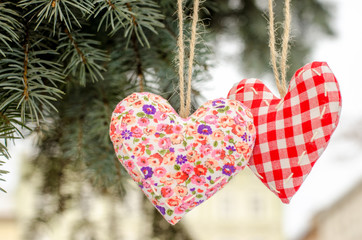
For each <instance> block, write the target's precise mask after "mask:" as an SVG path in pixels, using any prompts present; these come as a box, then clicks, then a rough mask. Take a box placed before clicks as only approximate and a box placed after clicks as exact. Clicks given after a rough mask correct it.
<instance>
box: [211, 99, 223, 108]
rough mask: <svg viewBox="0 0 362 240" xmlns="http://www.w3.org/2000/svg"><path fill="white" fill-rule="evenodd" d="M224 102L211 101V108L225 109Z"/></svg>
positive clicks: (219, 100)
mask: <svg viewBox="0 0 362 240" xmlns="http://www.w3.org/2000/svg"><path fill="white" fill-rule="evenodd" d="M224 104H225V102H224V101H222V100H221V99H218V100H215V101H212V106H214V107H216V108H224V107H225V105H224Z"/></svg>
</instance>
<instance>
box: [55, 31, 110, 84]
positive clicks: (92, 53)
mask: <svg viewBox="0 0 362 240" xmlns="http://www.w3.org/2000/svg"><path fill="white" fill-rule="evenodd" d="M93 37H94V35H93V34H88V33H87V34H86V33H82V32H80V31H73V32H72V33H70V31H69V29H67V28H66V26H65V27H64V34H63V33H62V34H61V38H60V39H59V41H60V42H61V44H59V45H58V48H57V51H59V52H62V53H63V54H62V55H61V56H60V58H59V60H60V61H61V62H63V63H64V64H65V68H64V73H65V74H66V75H71V76H73V77H74V78H75V80H76V81H78V82H79V83H80V84H81V85H83V86H85V85H86V82H87V79H90V80H91V82H96V81H99V80H103V75H102V73H101V72H102V71H105V68H104V67H103V66H102V64H103V63H104V62H107V61H109V56H108V54H107V53H106V51H104V50H101V49H99V48H98V46H99V45H100V42H98V41H95V40H93V39H92V38H93Z"/></svg>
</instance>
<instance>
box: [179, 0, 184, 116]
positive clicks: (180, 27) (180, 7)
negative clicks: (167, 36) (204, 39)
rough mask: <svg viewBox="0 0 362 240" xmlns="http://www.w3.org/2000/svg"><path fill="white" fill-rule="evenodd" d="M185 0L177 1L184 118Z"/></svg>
mask: <svg viewBox="0 0 362 240" xmlns="http://www.w3.org/2000/svg"><path fill="white" fill-rule="evenodd" d="M182 2H183V0H177V16H178V26H179V34H178V39H177V47H178V75H179V88H180V115H181V117H184V113H185V80H184V61H185V59H184V58H185V56H184V48H185V47H184V34H183V28H184V27H183V19H184V16H183V11H182V9H183V4H182Z"/></svg>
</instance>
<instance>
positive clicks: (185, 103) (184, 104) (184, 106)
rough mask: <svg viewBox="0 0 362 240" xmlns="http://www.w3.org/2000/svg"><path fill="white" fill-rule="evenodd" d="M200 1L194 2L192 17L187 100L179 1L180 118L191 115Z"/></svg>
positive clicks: (180, 5)
mask: <svg viewBox="0 0 362 240" xmlns="http://www.w3.org/2000/svg"><path fill="white" fill-rule="evenodd" d="M199 5H200V1H199V0H194V12H193V16H192V26H191V39H190V57H189V61H188V72H187V74H188V78H187V93H186V99H185V89H184V88H185V78H184V60H185V57H184V53H185V46H184V39H183V38H184V37H183V0H177V15H178V20H179V36H178V40H177V47H178V57H179V59H178V60H179V61H178V67H179V69H178V74H179V78H180V82H179V88H180V116H181V117H183V118H187V117H188V116H189V114H190V109H191V90H192V88H191V81H192V66H193V62H194V58H195V45H196V42H197V35H196V33H197V22H198V19H199Z"/></svg>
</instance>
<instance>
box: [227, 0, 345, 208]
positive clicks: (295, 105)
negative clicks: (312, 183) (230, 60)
mask: <svg viewBox="0 0 362 240" xmlns="http://www.w3.org/2000/svg"><path fill="white" fill-rule="evenodd" d="M284 15H285V17H284V34H283V37H282V47H281V53H280V54H279V53H278V52H277V50H276V48H275V33H274V14H273V1H272V0H269V18H270V19H269V36H270V42H269V47H270V55H271V65H272V67H273V72H274V78H275V81H276V85H277V87H278V90H279V93H280V95H281V99H280V98H278V97H276V96H274V95H273V93H272V92H271V91H270V90H269V89H268V88H267V87H266V86H265V85H264V83H263V82H261V81H260V80H257V79H244V80H242V81H241V82H240V83H238V84H236V85H234V87H233V88H232V89H231V90H230V92H229V94H228V98H230V99H235V100H238V101H240V102H241V103H243V104H245V106H247V107H249V108H250V109H251V112H252V114H253V116H254V124H255V127H256V129H257V139H256V142H255V148H254V151H253V156H252V158H251V159H250V162H249V163H248V165H249V167H250V168H251V170H252V171H253V172H254V173H255V174H256V175H257V176H258V177H259V178H260V180H261V181H262V182H263V183H264V184H265V185H266V186H267V187H268V188H269V189H270V190H271V191H272V192H274V193H275V194H276V195H277V196H278V197H279V198H280V199H281V200H282V202H283V203H289V202H290V200H291V198H292V197H293V196H294V194H295V193H296V192H297V191H298V189H299V188H300V186H301V185H302V183H303V181H304V180H305V179H306V177H307V176H308V174H309V173H310V171H311V170H312V168H313V166H314V164H315V163H316V161H317V160H318V158H319V157H320V156H321V154H322V153H323V151H324V150H325V148H326V147H327V145H328V142H329V140H330V137H331V135H332V133H333V132H334V130H335V128H336V127H337V124H338V120H339V115H340V111H341V94H340V90H339V86H338V83H337V80H336V78H335V76H334V75H333V73H332V71H331V69H330V68H329V67H328V65H327V63H324V62H313V63H310V64H307V65H306V66H304V67H303V68H301V69H299V70H298V71H297V72H296V73H295V75H294V77H293V78H292V80H291V81H290V83H289V89H288V90H287V85H286V72H287V71H286V70H287V56H288V47H289V35H290V34H289V32H290V22H291V16H290V0H285V7H284ZM278 56H280V58H278ZM278 59H279V60H280V61H279V62H278V61H277V60H278ZM278 66H279V68H278ZM280 78H281V80H280Z"/></svg>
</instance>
